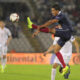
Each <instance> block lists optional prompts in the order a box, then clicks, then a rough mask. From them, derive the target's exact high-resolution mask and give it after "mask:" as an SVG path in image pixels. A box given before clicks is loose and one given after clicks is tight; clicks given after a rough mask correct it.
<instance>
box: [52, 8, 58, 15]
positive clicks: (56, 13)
mask: <svg viewBox="0 0 80 80" xmlns="http://www.w3.org/2000/svg"><path fill="white" fill-rule="evenodd" d="M58 12H59V11H58V10H56V9H55V8H51V13H52V15H54V16H57V15H58Z"/></svg>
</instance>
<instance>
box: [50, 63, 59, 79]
mask: <svg viewBox="0 0 80 80" xmlns="http://www.w3.org/2000/svg"><path fill="white" fill-rule="evenodd" d="M57 67H58V64H57V63H54V64H53V68H52V71H51V80H55V76H56V68H57Z"/></svg>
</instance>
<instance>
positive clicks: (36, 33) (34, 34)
mask: <svg viewBox="0 0 80 80" xmlns="http://www.w3.org/2000/svg"><path fill="white" fill-rule="evenodd" d="M39 32H40V31H39V30H37V31H36V32H34V33H33V34H32V37H33V38H34V37H35V36H37V35H38V33H39Z"/></svg>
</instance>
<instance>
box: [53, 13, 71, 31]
mask: <svg viewBox="0 0 80 80" xmlns="http://www.w3.org/2000/svg"><path fill="white" fill-rule="evenodd" d="M52 19H57V20H59V22H58V23H59V24H60V25H61V26H62V28H63V29H69V30H70V31H73V28H72V25H71V24H70V21H69V20H68V18H67V17H66V16H65V15H64V14H63V13H62V12H60V13H59V14H58V15H57V16H53V18H52Z"/></svg>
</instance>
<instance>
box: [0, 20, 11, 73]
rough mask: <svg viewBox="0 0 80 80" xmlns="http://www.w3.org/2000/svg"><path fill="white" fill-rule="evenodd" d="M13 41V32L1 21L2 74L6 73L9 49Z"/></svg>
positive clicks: (0, 50)
mask: <svg viewBox="0 0 80 80" xmlns="http://www.w3.org/2000/svg"><path fill="white" fill-rule="evenodd" d="M11 39H12V36H11V32H10V30H9V29H8V28H6V27H5V23H4V22H3V21H0V60H1V72H4V69H5V66H6V62H7V58H6V54H7V47H8V45H9V43H10V41H11Z"/></svg>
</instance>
